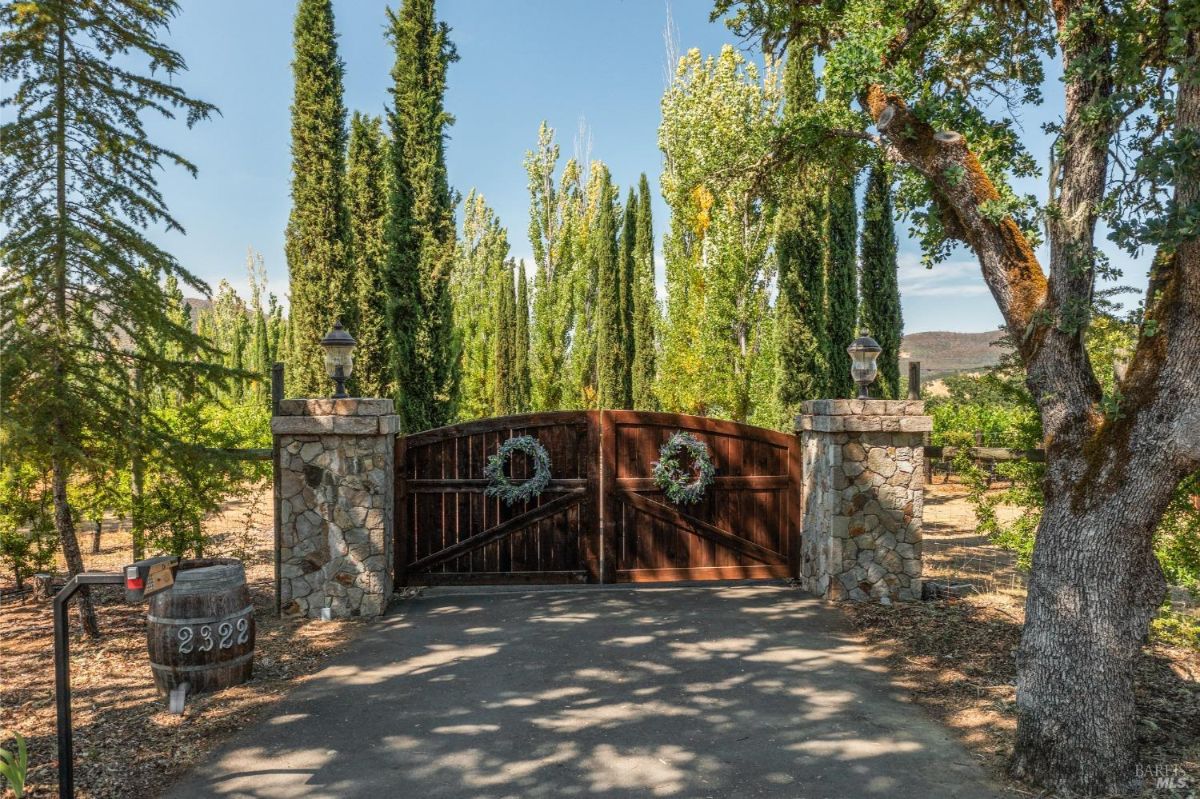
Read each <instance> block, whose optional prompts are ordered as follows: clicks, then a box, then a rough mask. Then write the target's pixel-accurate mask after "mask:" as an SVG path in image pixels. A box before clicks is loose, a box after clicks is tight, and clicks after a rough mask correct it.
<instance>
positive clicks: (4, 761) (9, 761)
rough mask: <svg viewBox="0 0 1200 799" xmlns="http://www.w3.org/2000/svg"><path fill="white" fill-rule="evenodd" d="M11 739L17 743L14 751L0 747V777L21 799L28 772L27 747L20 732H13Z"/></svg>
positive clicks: (18, 798)
mask: <svg viewBox="0 0 1200 799" xmlns="http://www.w3.org/2000/svg"><path fill="white" fill-rule="evenodd" d="M13 739H14V740H15V741H16V743H17V751H16V753H13V752H10V751H8V750H7V749H5V748H4V747H0V777H3V778H4V781H5V782H7V783H8V787H9V788H10V789H12V792H13V793H14V794H16V797H17V799H21V797H23V796H24V795H25V779H26V777H27V776H28V774H29V747H28V746H26V744H25V736H23V735H21V733H19V732H14V733H13ZM0 740H7V739H0Z"/></svg>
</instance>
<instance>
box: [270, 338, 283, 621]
mask: <svg viewBox="0 0 1200 799" xmlns="http://www.w3.org/2000/svg"><path fill="white" fill-rule="evenodd" d="M281 402H283V364H282V363H279V362H276V363H274V364H272V365H271V417H272V418H274V417H276V416H278V415H279V403H281ZM271 478H272V486H271V494H272V496H271V507H272V508H273V514H272V515H273V516H274V519H275V615H276V616H282V615H283V595H282V594H281V593H280V592H281V591H282V590H283V584H282V582H281V577H282V576H281V574H280V571H281V565H280V562H279V547H280V546H281V545H282V541H281V540H280V539H281V538H282V528H281V527H280V518H279V517H280V516H281V515H282V509H281V508H280V502H279V436H277V435H272V436H271Z"/></svg>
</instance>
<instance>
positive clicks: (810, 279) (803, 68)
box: [775, 44, 829, 423]
mask: <svg viewBox="0 0 1200 799" xmlns="http://www.w3.org/2000/svg"><path fill="white" fill-rule="evenodd" d="M783 91H784V112H783V113H784V119H785V123H787V122H793V121H794V120H796V119H797V118H798V117H799V116H800V114H802V113H804V112H805V111H807V110H809V109H811V107H812V106H813V105H814V104H815V103H816V100H817V84H816V79H815V77H814V74H813V53H812V50H811V49H808V48H804V47H800V46H798V45H795V44H793V45H791V46H790V47H789V48H788V56H787V62H786V64H785V65H784V72H783ZM814 178H817V176H814V175H812V174H799V173H798V174H796V175H794V176H793V179H792V181H791V185H790V186H789V187H788V189H787V192H786V194H785V196H784V198H783V202H782V206H781V208H780V212H779V217H778V219H779V224H778V228H777V230H776V233H775V256H776V259H777V264H778V277H777V281H778V287H779V292H778V299H777V300H776V304H775V314H776V318H775V325H776V336H777V337H778V338H777V340H778V342H779V361H778V365H779V374H778V375H777V378H776V383H775V384H776V387H777V391H778V393H779V397H778V405H779V410H780V412H781V413H782V415H783V416H784V417H785V418H784V419H782V420H780V421H783V422H788V423H790V421H791V419H792V418H794V417H795V415H796V413H798V412H799V410H800V408H799V406H800V403H801V402H803V401H805V400H810V399H818V398H820V397H824V396H826V395H827V393H828V391H829V331H828V329H827V323H826V309H825V293H826V292H825V250H826V249H827V246H826V240H825V235H824V234H825V230H824V221H825V216H824V193H825V192H824V189H823V188H822V187H823V186H824V184H825V181H824V180H823V179H819V178H818V179H814Z"/></svg>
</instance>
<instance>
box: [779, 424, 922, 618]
mask: <svg viewBox="0 0 1200 799" xmlns="http://www.w3.org/2000/svg"><path fill="white" fill-rule="evenodd" d="M924 411H925V403H923V402H920V401H914V400H895V401H893V400H814V401H811V402H805V403H804V404H803V406H802V408H801V416H800V417H799V418H798V419H797V420H796V421H797V427H798V428H799V431H798V432H799V434H800V435H801V440H802V450H803V460H804V533H803V539H802V542H801V547H800V583H801V585H802V586H803V588H804V589H805V590H806V591H809V592H810V593H813V594H816V595H817V596H819V597H822V598H824V599H830V600H840V599H854V600H868V599H875V600H878V601H880V602H883V603H884V604H889V603H891V602H892V601H893V600H902V601H907V600H916V599H920V598H921V517H922V510H923V506H924V497H925V450H924V447H923V434H924V433H925V432H927V431H929V430H932V429H933V419H932V418H930V417H928V416H924V415H923V414H924Z"/></svg>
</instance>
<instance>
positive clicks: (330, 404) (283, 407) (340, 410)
mask: <svg viewBox="0 0 1200 799" xmlns="http://www.w3.org/2000/svg"><path fill="white" fill-rule="evenodd" d="M395 412H396V407H395V404H394V403H393V402H392V401H391V400H390V399H378V398H368V397H350V398H348V399H285V400H282V401H281V402H280V403H279V415H280V416H391V415H392V414H394V413H395Z"/></svg>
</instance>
